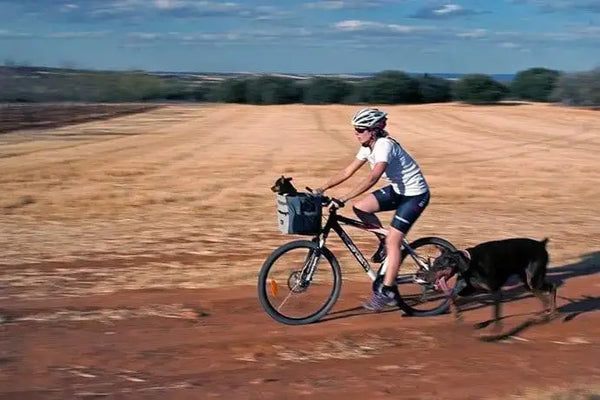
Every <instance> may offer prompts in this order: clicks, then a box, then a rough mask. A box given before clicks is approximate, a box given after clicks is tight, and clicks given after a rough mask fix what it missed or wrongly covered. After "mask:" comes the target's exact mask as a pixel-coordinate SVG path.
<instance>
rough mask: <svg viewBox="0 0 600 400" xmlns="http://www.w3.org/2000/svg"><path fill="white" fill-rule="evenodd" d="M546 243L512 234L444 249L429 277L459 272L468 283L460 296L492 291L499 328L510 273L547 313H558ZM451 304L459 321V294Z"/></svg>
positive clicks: (434, 277) (495, 319)
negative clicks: (450, 249) (536, 299)
mask: <svg viewBox="0 0 600 400" xmlns="http://www.w3.org/2000/svg"><path fill="white" fill-rule="evenodd" d="M547 243H548V239H547V238H546V239H544V240H542V241H537V240H533V239H527V238H513V239H505V240H497V241H491V242H485V243H481V244H479V245H477V246H475V247H470V248H467V249H465V250H458V251H445V252H443V253H442V255H441V256H440V257H438V258H437V259H436V260H435V261H434V263H433V266H432V268H431V271H429V272H427V273H426V279H428V280H429V281H435V280H438V282H439V278H440V277H441V276H442V277H450V276H452V275H454V274H456V273H459V272H460V275H461V276H462V278H463V279H464V283H465V284H466V286H465V287H464V288H462V289H461V290H459V291H458V295H459V296H468V295H471V294H473V293H475V292H491V293H492V295H493V299H494V314H493V322H494V325H495V329H496V330H499V329H500V328H501V322H500V319H501V317H500V314H501V310H500V308H501V300H502V291H501V289H502V286H504V284H506V282H507V280H508V278H509V277H511V276H513V275H517V276H519V278H521V281H522V282H523V284H524V285H525V287H526V288H527V289H528V290H530V291H531V292H532V293H533V294H534V295H535V296H536V297H537V298H538V299H540V301H541V302H542V305H543V307H544V311H546V314H547V317H551V316H552V315H554V314H555V313H556V285H554V284H551V283H548V282H547V281H546V269H547V266H548V259H549V256H548V251H547V250H546V244H547ZM452 304H453V306H454V307H453V309H454V316H455V318H456V320H457V321H459V320H460V319H461V317H460V311H459V310H458V307H457V306H456V294H455V295H454V296H453V297H452ZM480 325H481V324H480ZM483 326H485V325H482V326H478V327H483Z"/></svg>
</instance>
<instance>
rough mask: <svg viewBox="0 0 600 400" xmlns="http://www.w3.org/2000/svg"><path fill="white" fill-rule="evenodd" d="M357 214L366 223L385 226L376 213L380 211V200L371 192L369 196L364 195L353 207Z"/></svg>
mask: <svg viewBox="0 0 600 400" xmlns="http://www.w3.org/2000/svg"><path fill="white" fill-rule="evenodd" d="M352 209H353V210H354V213H355V214H356V216H357V217H358V218H359V219H360V220H361V221H362V222H364V223H365V224H369V225H374V226H378V227H380V228H381V227H383V226H382V225H381V221H380V220H379V218H377V216H376V215H375V213H376V212H377V211H379V202H378V201H377V198H376V197H375V195H373V194H370V195H368V196H367V197H363V198H362V199H360V200H359V201H357V202H356V203H354V206H353V207H352Z"/></svg>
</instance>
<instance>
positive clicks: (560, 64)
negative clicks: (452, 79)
mask: <svg viewBox="0 0 600 400" xmlns="http://www.w3.org/2000/svg"><path fill="white" fill-rule="evenodd" d="M9 61H10V62H16V63H26V64H29V65H45V66H61V67H77V68H93V69H119V70H123V69H144V70H154V71H158V70H163V71H166V70H169V71H212V72H240V71H253V72H291V73H294V72H295V73H302V72H304V73H341V72H377V71H381V70H385V69H395V70H403V71H408V72H431V73H435V72H450V73H472V72H480V73H489V74H492V73H514V72H516V71H519V70H523V69H526V68H530V67H533V66H544V67H548V68H555V69H559V70H562V71H581V70H589V69H592V68H594V67H597V66H600V0H580V1H576V0H489V1H483V0H480V1H476V0H451V1H437V0H423V1H416V0H362V1H356V0H323V1H318V0H311V1H295V0H287V1H286V0H280V1H273V0H270V1H269V0H248V1H244V0H232V1H198V0H0V63H6V62H9Z"/></svg>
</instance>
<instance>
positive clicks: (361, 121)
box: [352, 108, 387, 128]
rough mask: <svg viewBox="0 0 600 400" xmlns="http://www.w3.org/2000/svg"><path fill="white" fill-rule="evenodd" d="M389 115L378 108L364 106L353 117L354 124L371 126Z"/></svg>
mask: <svg viewBox="0 0 600 400" xmlns="http://www.w3.org/2000/svg"><path fill="white" fill-rule="evenodd" d="M386 116H387V113H386V112H385V111H381V110H378V109H376V108H363V109H362V110H360V111H359V112H357V113H356V114H354V117H352V125H354V126H358V127H361V128H371V127H373V126H374V125H375V124H377V123H378V122H379V121H381V120H382V119H384V118H385V117H386Z"/></svg>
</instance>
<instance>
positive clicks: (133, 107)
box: [0, 103, 158, 133]
mask: <svg viewBox="0 0 600 400" xmlns="http://www.w3.org/2000/svg"><path fill="white" fill-rule="evenodd" d="M155 108H158V106H156V105H149V104H127V105H126V104H78V103H75V104H68V103H67V104H0V133H5V132H10V131H14V130H18V129H31V128H52V127H58V126H63V125H68V124H78V123H82V122H87V121H96V120H105V119H110V118H114V117H118V116H121V115H128V114H136V113H140V112H146V111H150V110H153V109H155Z"/></svg>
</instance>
